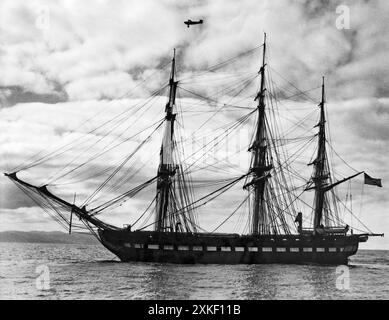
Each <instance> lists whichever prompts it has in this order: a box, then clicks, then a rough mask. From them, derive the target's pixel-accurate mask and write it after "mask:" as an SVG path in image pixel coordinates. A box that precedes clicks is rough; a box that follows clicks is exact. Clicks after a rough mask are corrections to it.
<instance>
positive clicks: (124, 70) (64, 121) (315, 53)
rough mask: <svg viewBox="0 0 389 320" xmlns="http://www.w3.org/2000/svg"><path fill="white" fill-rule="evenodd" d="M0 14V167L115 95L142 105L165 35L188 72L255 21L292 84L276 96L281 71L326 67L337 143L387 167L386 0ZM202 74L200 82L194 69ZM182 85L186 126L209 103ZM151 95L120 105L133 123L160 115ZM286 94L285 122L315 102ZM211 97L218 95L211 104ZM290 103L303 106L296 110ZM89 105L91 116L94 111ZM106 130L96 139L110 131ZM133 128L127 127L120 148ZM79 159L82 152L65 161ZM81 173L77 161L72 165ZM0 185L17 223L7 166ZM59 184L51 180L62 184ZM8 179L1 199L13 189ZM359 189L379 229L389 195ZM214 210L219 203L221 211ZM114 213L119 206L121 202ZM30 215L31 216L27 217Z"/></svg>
mask: <svg viewBox="0 0 389 320" xmlns="http://www.w3.org/2000/svg"><path fill="white" fill-rule="evenodd" d="M338 5H346V6H348V7H349V8H350V14H351V17H350V18H351V19H350V29H345V30H339V29H337V28H336V20H337V18H338V17H339V14H338V13H337V12H336V8H337V6H338ZM0 14H1V17H0V18H1V19H0V31H1V38H0V73H1V77H0V93H1V95H0V102H1V105H2V107H7V108H2V109H1V111H0V123H1V127H2V132H3V134H2V135H1V137H0V154H1V158H0V161H1V167H2V169H3V171H7V170H8V169H10V167H14V166H16V165H19V164H20V163H24V162H25V161H26V160H27V159H28V158H29V157H30V156H31V155H33V154H35V153H36V152H39V151H40V150H41V149H50V148H53V147H55V146H58V145H61V143H63V141H70V140H71V139H74V138H77V137H80V136H82V135H83V134H85V133H86V132H88V131H89V130H92V128H94V127H96V126H98V125H100V124H102V123H104V122H105V121H108V120H109V119H110V118H112V116H114V115H117V114H120V112H122V111H123V110H125V109H126V108H130V107H131V106H136V105H137V104H138V106H139V107H140V106H141V105H142V103H143V102H144V101H145V100H144V99H145V97H147V96H149V94H150V93H151V92H154V90H155V89H156V88H158V87H161V86H162V85H163V84H166V82H167V79H168V74H169V66H168V63H169V61H170V59H171V56H172V52H173V48H177V60H178V61H177V62H178V69H179V74H180V76H181V77H182V78H184V79H186V78H190V77H191V75H192V74H193V73H194V72H198V71H202V70H205V69H206V68H208V67H209V66H211V65H214V64H217V63H219V62H221V61H223V60H226V59H228V58H230V57H232V56H235V55H238V54H239V53H242V52H244V51H246V50H248V49H251V48H253V47H255V46H259V45H261V43H262V37H263V36H262V34H263V32H264V31H266V32H267V34H268V43H269V46H268V58H269V66H270V67H271V68H272V69H270V70H271V74H272V77H273V80H274V82H275V83H276V84H277V85H278V86H277V87H278V88H282V89H285V88H286V87H289V92H288V93H285V92H281V91H280V92H278V93H279V94H280V96H281V97H286V96H291V95H293V94H295V93H296V91H295V90H294V89H293V88H290V86H289V84H288V83H287V82H286V81H285V79H283V78H282V77H281V75H282V76H285V78H287V79H288V80H290V81H291V82H292V83H294V84H295V85H297V86H298V87H299V88H301V89H303V90H307V89H311V88H315V87H317V86H319V85H320V78H321V76H322V75H326V77H327V100H328V114H329V117H330V129H331V133H332V144H333V145H334V146H335V147H336V151H337V152H338V153H339V154H341V155H342V156H343V157H344V159H345V160H346V161H347V162H349V163H352V164H353V167H355V168H358V169H361V170H364V169H366V170H369V172H372V175H375V176H377V177H382V178H383V179H384V181H385V180H388V179H389V172H388V170H387V169H386V167H387V165H386V162H387V159H388V150H389V148H388V147H389V146H388V141H389V132H388V108H389V102H388V101H389V100H388V99H389V92H388V88H389V69H388V68H389V66H388V64H387V63H386V58H387V55H388V52H389V44H388V41H387V39H388V37H389V24H388V23H387V16H388V14H389V5H388V3H387V1H385V0H376V1H370V2H369V1H363V0H357V1H351V0H346V1H344V0H334V1H314V2H312V1H307V0H280V1H260V2H258V1H251V0H244V1H239V2H238V1H232V0H229V1H226V0H212V1H196V2H193V1H189V0H185V1H179V2H176V1H170V0H166V1H152V0H145V1H135V0H134V1H128V0H126V1H125V0H115V1H104V0H102V1H95V0H93V1H92V0H89V1H70V0H58V1H51V0H50V1H49V0H39V1H31V2H25V1H15V0H4V1H2V2H1V4H0ZM188 18H191V19H200V18H202V19H204V24H203V25H200V26H196V27H191V28H189V29H187V28H186V27H185V25H184V24H183V21H185V20H186V19H188ZM260 52H261V51H260V50H257V51H255V52H253V54H250V55H247V56H245V57H244V58H242V60H241V61H240V62H239V63H237V64H234V65H232V66H231V68H230V69H227V70H225V71H226V73H225V75H224V76H223V79H224V80H225V79H228V76H229V74H230V73H236V72H242V73H243V72H253V74H255V73H256V72H257V71H258V68H259V66H260V59H261V57H260ZM145 80H147V81H145ZM203 80H204V82H206V81H205V80H206V79H205V78H203ZM218 81H219V80H218ZM217 85H220V94H219V95H220V97H221V96H223V95H225V91H222V89H223V86H225V85H226V81H224V82H223V81H221V82H220V83H219V82H217V81H215V86H217ZM182 86H184V87H185V88H187V89H193V90H197V92H199V93H202V94H207V93H209V92H210V91H215V89H214V88H210V87H208V86H201V83H197V84H196V83H195V84H193V86H190V85H189V83H185V81H182ZM255 89H256V88H255V86H254V85H253V87H252V88H249V90H248V93H249V94H251V93H254V91H255ZM217 90H219V89H217ZM160 94H161V95H162V94H163V92H161V93H160ZM181 94H182V96H181V100H180V101H181V103H182V105H184V106H190V110H186V111H188V113H187V115H188V117H189V116H190V117H191V119H190V121H187V123H186V128H185V129H186V130H187V131H188V132H190V131H191V130H193V131H194V130H196V128H197V127H198V126H199V124H201V123H202V122H203V121H205V119H206V116H207V115H204V114H201V112H199V110H200V109H201V108H202V107H204V108H206V107H209V106H204V105H202V104H201V102H199V101H198V100H197V99H196V98H195V97H194V96H193V95H191V94H190V93H188V92H185V91H181ZM309 94H310V95H311V96H312V98H313V100H314V101H316V100H317V101H319V99H320V92H319V91H317V90H316V91H312V92H310V93H309ZM224 98H226V99H227V100H228V101H230V103H234V102H236V103H238V101H237V100H233V98H232V97H224ZM231 99H232V100H231ZM154 102H155V103H154V104H153V106H152V107H150V109H148V111H149V113H148V115H147V117H146V118H144V117H143V118H141V120H139V119H138V118H137V115H136V114H135V115H134V116H133V118H129V120H128V121H130V120H131V121H133V122H131V124H132V123H136V125H135V124H134V125H133V126H132V127H131V129H132V130H137V129H139V128H141V127H142V126H143V127H144V126H148V125H150V124H152V123H153V122H155V121H157V120H158V119H160V118H162V114H163V108H164V103H165V102H166V98H165V97H162V96H160V97H159V98H157V99H156V101H154ZM311 102H312V104H311ZM240 103H241V104H242V103H245V104H246V105H247V106H249V107H252V106H253V105H254V102H253V101H252V97H250V98H249V99H248V100H247V102H246V101H243V102H242V101H240ZM283 106H284V107H285V108H287V109H285V110H284V112H285V113H282V114H281V116H283V117H284V118H285V119H284V120H283V121H284V123H283V125H285V127H287V126H288V125H290V119H296V118H298V117H300V116H303V115H304V112H306V111H307V110H309V108H310V107H311V106H312V110H314V108H315V105H314V103H313V101H310V102H309V103H307V102H303V101H300V100H299V99H298V98H296V99H295V101H292V102H290V101H289V102H284V105H283ZM213 107H216V108H217V105H214V106H213ZM299 108H300V109H301V110H304V111H302V112H301V113H299V112H298V110H300V109H299ZM294 109H295V110H296V111H297V113H296V115H295V116H294V117H293V118H290V117H291V115H290V114H289V113H288V112H289V111H288V110H294ZM133 110H136V108H135V107H134V109H133ZM196 112H197V113H196ZM307 112H308V111H307ZM93 115H96V116H95V117H92V118H91V116H93ZM208 115H209V114H208ZM238 116H239V113H236V112H235V113H228V114H223V115H221V116H218V117H215V118H214V119H213V120H212V121H211V122H210V123H208V125H207V126H205V128H204V132H205V131H206V130H211V129H212V127H215V126H221V125H223V124H225V123H228V122H230V121H232V120H233V119H236V118H237V117H238ZM287 118H289V120H287ZM135 119H138V120H137V121H135ZM288 121H289V122H288ZM129 124H130V122H123V124H122V125H119V126H118V128H117V130H116V131H114V132H111V133H112V134H113V135H114V136H115V135H116V136H115V137H116V138H118V139H125V138H126V137H129V135H128V134H127V133H123V134H122V132H125V129H126V128H127V127H128V126H129ZM250 125H252V122H249V123H248V125H247V130H248V131H249V126H250ZM311 125H312V127H313V126H314V125H315V118H314V119H313V120H312V123H309V126H311ZM312 132H314V129H313V128H312ZM4 133H5V134H4ZM106 133H107V130H106V129H104V130H100V131H98V132H94V133H93V134H92V136H93V137H91V141H95V142H96V141H98V139H100V138H101V137H102V136H104V135H105V134H106ZM143 137H145V136H143ZM66 139H68V140H66ZM137 139H138V138H137ZM159 139H160V137H157V138H156V139H155V141H154V142H153V144H152V146H151V147H150V148H149V149H148V150H146V151H147V152H145V154H148V155H151V154H155V155H156V157H155V159H154V160H153V161H150V162H149V163H148V172H154V171H155V166H156V163H157V161H158V158H157V154H158V145H159V141H160V140H159ZM104 141H105V143H107V145H108V144H109V143H111V142H110V140H104ZM112 141H113V140H112ZM139 141H140V140H135V141H129V142H128V150H129V149H131V148H133V147H134V146H135V145H136V143H139ZM86 146H87V144H85V145H83V146H82V147H84V148H85V147H86ZM78 152H81V149H79V150H78ZM125 155H126V153H125V150H124V151H117V152H116V153H115V154H111V155H107V156H106V157H103V158H102V159H99V160H97V162H96V167H95V169H96V170H97V168H103V166H104V165H107V164H108V165H110V166H111V165H112V166H114V165H116V164H117V162H118V159H120V158H121V157H124V156H125ZM307 156H308V155H307ZM73 158H74V156H72V155H66V156H64V157H63V158H62V159H59V160H58V159H55V161H53V162H52V163H51V164H47V165H46V166H45V167H44V168H43V169H41V170H43V171H41V172H39V174H41V175H42V172H43V173H44V176H45V177H46V178H47V177H50V175H51V174H52V172H53V171H54V172H57V171H58V170H59V168H60V167H61V166H63V165H64V164H66V163H69V162H71V161H73ZM149 158H150V157H149ZM84 160H85V158H83V157H80V158H79V159H77V160H76V161H75V162H73V164H77V163H81V162H82V161H84ZM247 160H248V159H247V157H246V158H244V159H243V161H242V162H240V163H239V165H237V166H236V167H235V171H234V172H239V170H244V169H245V166H247ZM210 161H211V160H210ZM342 165H344V164H343V163H342V161H339V159H338V162H336V163H335V168H336V170H337V177H341V176H342V174H347V173H349V171H348V169H347V167H346V168H345V167H344V166H343V167H342ZM302 170H303V169H302ZM305 170H307V169H305ZM90 173H91V172H90V171H87V170H86V171H85V172H84V174H85V175H84V176H83V177H86V176H88V174H90ZM210 174H212V173H210ZM38 176H39V175H38V173H32V174H31V176H30V178H34V179H36V178H38ZM142 178H146V177H145V176H139V177H137V180H136V181H137V182H138V181H141V180H142ZM43 182H44V181H43V180H42V183H43ZM63 182H64V181H63ZM92 185H93V183H92ZM79 187H80V190H79V193H80V197H81V195H85V196H86V195H87V194H88V192H89V193H90V190H91V188H92V186H91V185H89V184H82V185H81V186H79ZM0 188H1V191H2V198H1V207H2V208H3V209H2V211H1V213H0V217H1V220H2V223H3V222H4V221H6V224H7V225H8V226H9V228H11V229H12V228H15V229H18V228H19V229H20V228H22V227H23V228H24V227H25V225H26V223H27V222H26V221H27V220H26V219H27V216H26V214H20V213H21V212H22V211H23V212H25V213H27V212H28V213H31V212H32V211H31V210H32V208H33V204H32V203H31V202H29V201H28V200H24V199H23V198H22V197H21V196H19V195H18V196H16V193H15V191H16V190H15V188H14V187H12V186H11V185H10V184H9V182H8V181H6V180H5V179H2V181H1V182H0ZM56 191H58V192H61V189H60V188H58V189H57V190H56ZM62 192H64V191H63V189H62ZM14 193H15V196H14V198H13V199H11V198H12V197H10V195H12V194H14ZM236 193H238V191H236ZM365 193H366V195H365V197H366V198H367V202H368V204H367V205H366V207H365V209H366V211H367V212H368V215H367V216H366V223H367V225H369V226H370V227H371V228H372V229H375V230H377V231H385V230H382V228H383V227H382V224H381V225H380V223H379V221H380V218H379V217H380V214H382V215H384V211H385V210H386V207H387V206H388V198H387V197H386V196H382V192H381V190H373V189H371V188H366V189H365ZM109 195H111V194H109ZM141 199H143V201H140V202H136V201H135V200H134V201H133V202H131V203H130V204H128V205H129V207H128V208H127V209H126V210H130V211H137V210H138V211H139V210H140V208H141V207H142V205H144V203H145V199H146V198H141ZM239 199H240V198H239V197H238V196H236V197H231V205H232V206H233V203H232V202H234V201H235V202H237V201H238V200H239ZM218 205H220V203H219V204H218ZM29 208H30V209H29ZM15 210H16V211H15ZM12 212H15V214H16V213H19V217H20V219H18V221H19V222H18V223H16V222H15V221H16V220H12V219H11V218H10V215H11V214H12ZM34 212H35V211H34ZM217 214H222V213H221V211H218V213H217ZM119 216H120V217H126V213H125V210H124V209H123V210H122V211H121V213H120V215H119ZM386 216H387V215H386ZM204 217H205V216H204ZM204 219H208V218H204ZM383 219H385V218H383ZM117 220H118V221H119V220H120V219H118V218H117ZM211 220H212V219H211ZM211 220H210V221H208V220H207V221H205V220H204V221H205V222H206V223H207V224H212V223H216V221H217V220H218V219H216V218H215V219H213V220H212V221H211ZM381 220H382V218H381ZM115 221H116V220H115ZM35 222H36V223H38V222H39V223H41V221H38V220H36V221H35ZM35 222H34V221H32V220H28V223H30V225H34V223H35ZM4 223H5V222H4ZM230 227H231V225H229V224H227V225H226V230H225V231H231V230H230V229H229V228H230Z"/></svg>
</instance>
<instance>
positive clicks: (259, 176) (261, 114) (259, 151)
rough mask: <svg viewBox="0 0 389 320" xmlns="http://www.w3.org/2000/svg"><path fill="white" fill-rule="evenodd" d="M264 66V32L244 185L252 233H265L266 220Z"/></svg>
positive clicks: (266, 167)
mask: <svg viewBox="0 0 389 320" xmlns="http://www.w3.org/2000/svg"><path fill="white" fill-rule="evenodd" d="M265 68H266V33H265V36H264V43H263V59H262V67H261V69H260V71H259V73H260V74H261V87H260V91H259V92H258V95H257V97H256V98H255V100H258V121H257V128H256V133H255V139H254V141H253V144H252V146H251V147H250V149H249V151H251V152H252V161H251V168H250V172H251V173H252V174H253V179H252V180H251V182H249V183H248V184H246V185H245V188H247V187H248V186H253V188H254V208H253V214H252V225H251V232H252V234H261V233H265V231H266V230H264V229H265V226H266V221H264V220H265V217H266V214H265V210H266V206H265V190H266V184H267V178H268V177H269V171H270V170H271V169H272V166H271V165H268V164H266V160H267V152H268V150H267V148H268V146H267V139H266V124H265V107H266V104H265V93H266V88H265Z"/></svg>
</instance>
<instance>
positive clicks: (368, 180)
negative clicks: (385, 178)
mask: <svg viewBox="0 0 389 320" xmlns="http://www.w3.org/2000/svg"><path fill="white" fill-rule="evenodd" d="M365 184H368V185H371V186H377V187H381V188H382V180H381V179H374V178H372V177H370V176H369V175H367V174H366V173H365Z"/></svg>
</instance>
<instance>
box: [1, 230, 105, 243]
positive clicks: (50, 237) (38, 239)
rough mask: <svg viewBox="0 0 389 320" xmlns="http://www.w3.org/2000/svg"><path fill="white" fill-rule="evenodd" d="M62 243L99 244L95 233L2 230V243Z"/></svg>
mask: <svg viewBox="0 0 389 320" xmlns="http://www.w3.org/2000/svg"><path fill="white" fill-rule="evenodd" d="M1 242H4V243H7V242H8V243H9V242H16V243H62V244H98V243H99V242H98V241H97V239H96V238H94V236H93V235H91V234H87V233H85V234H84V233H82V234H81V233H73V234H70V235H69V234H68V233H65V232H62V231H16V230H15V231H1V232H0V243H1Z"/></svg>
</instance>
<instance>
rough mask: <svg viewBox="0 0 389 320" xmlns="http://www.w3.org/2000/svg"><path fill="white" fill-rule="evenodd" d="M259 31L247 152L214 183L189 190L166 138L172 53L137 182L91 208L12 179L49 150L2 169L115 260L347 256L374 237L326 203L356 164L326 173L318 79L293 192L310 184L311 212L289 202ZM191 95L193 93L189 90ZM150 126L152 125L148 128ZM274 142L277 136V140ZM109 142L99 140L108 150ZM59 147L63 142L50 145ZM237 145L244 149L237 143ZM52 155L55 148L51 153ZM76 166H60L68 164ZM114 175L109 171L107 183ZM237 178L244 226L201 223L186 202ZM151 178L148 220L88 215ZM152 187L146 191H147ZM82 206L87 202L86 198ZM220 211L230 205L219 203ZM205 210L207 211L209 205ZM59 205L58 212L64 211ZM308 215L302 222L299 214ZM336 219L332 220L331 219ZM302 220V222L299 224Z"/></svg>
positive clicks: (173, 90) (171, 122)
mask: <svg viewBox="0 0 389 320" xmlns="http://www.w3.org/2000/svg"><path fill="white" fill-rule="evenodd" d="M266 46H267V44H266V36H265V41H264V43H263V45H261V46H260V47H262V48H263V59H262V61H261V63H262V65H261V67H260V70H259V72H258V74H257V75H258V78H260V79H259V89H258V91H257V92H256V94H255V96H253V97H252V99H254V101H255V104H256V107H255V108H253V110H250V113H249V116H251V115H254V116H255V118H256V119H255V121H254V131H253V136H252V139H251V141H250V142H249V148H248V152H250V154H251V161H250V166H249V168H248V170H247V172H245V173H244V174H242V175H240V176H237V177H233V178H232V179H230V180H227V181H226V182H225V184H224V185H221V186H218V188H216V189H213V190H211V191H210V192H209V193H208V194H206V195H204V196H202V197H198V198H197V199H195V193H194V192H193V188H192V182H193V181H192V180H191V179H192V178H191V176H190V175H189V172H190V170H188V164H187V163H185V161H182V159H180V156H179V155H180V153H179V152H178V150H177V149H178V147H179V143H178V141H177V139H176V128H177V116H182V114H180V115H179V114H178V112H177V100H178V98H177V91H178V87H179V84H180V80H177V76H176V56H175V54H174V57H173V59H172V61H171V71H170V79H169V82H168V85H167V89H168V97H167V98H168V102H167V104H166V107H165V114H164V118H163V119H162V121H161V122H159V123H158V125H157V127H156V128H158V129H159V128H163V129H164V132H163V138H162V145H161V147H160V152H159V166H158V168H157V169H156V171H157V174H156V175H155V176H153V177H151V178H150V179H148V180H147V181H146V182H143V183H142V184H140V185H138V186H136V187H135V188H131V189H130V190H127V191H126V192H124V193H122V194H120V195H119V196H117V197H115V198H113V199H111V200H110V201H107V202H105V203H103V204H100V205H99V206H96V207H94V208H87V206H86V205H85V203H86V202H84V204H83V205H76V201H75V199H74V200H73V201H71V200H65V197H62V196H59V195H56V194H54V192H52V191H50V190H49V189H50V185H49V184H44V185H34V184H32V183H30V182H27V181H26V180H25V179H21V178H19V172H20V171H23V170H28V169H29V168H31V167H32V166H35V165H39V164H41V163H43V161H44V160H45V159H46V158H51V157H52V155H53V153H48V154H46V158H45V157H38V158H35V159H34V161H33V162H32V165H31V166H27V167H24V168H22V169H21V170H19V171H15V172H12V173H7V174H6V176H7V177H8V178H9V179H11V180H12V181H13V182H14V183H15V184H16V185H17V186H18V187H20V188H21V189H22V190H23V191H24V192H26V194H28V195H29V196H30V197H31V198H32V199H33V200H34V201H36V202H38V203H39V204H40V205H42V206H43V207H44V208H45V209H47V210H48V212H51V213H52V212H54V213H55V216H54V217H55V219H56V220H57V221H58V222H59V223H61V224H63V225H64V226H65V227H68V228H69V232H71V229H72V227H73V229H75V228H81V227H80V226H77V225H76V223H75V221H74V220H75V218H78V223H79V224H81V226H83V227H84V228H87V229H88V230H89V231H90V232H91V233H93V234H94V235H95V236H96V237H97V239H98V240H99V241H100V242H101V243H102V244H103V245H104V246H105V247H106V248H107V249H108V250H110V251H111V252H113V253H114V254H115V255H116V256H117V257H119V258H120V260H122V261H144V262H164V263H183V264H196V263H199V264H265V263H288V264H289V263H291V264H292V263H293V264H295V263H296V264H302V263H317V264H347V263H348V258H349V257H350V256H352V255H354V254H355V253H356V252H357V250H358V245H359V243H361V242H365V241H367V240H368V237H369V236H376V234H373V233H371V232H362V233H354V232H353V230H352V229H351V228H350V227H349V226H348V225H346V224H341V221H340V220H339V219H338V217H337V215H336V214H334V206H336V198H334V197H335V195H336V194H335V189H336V187H337V186H338V185H341V184H343V183H345V182H347V181H350V180H351V179H353V178H355V177H356V176H358V175H360V174H364V172H356V173H355V174H353V175H351V176H350V177H347V178H344V179H340V180H338V181H334V179H333V176H332V172H331V169H330V167H331V166H330V164H329V159H328V152H327V142H328V135H327V131H326V122H327V119H326V109H325V106H326V100H325V83H324V77H323V83H322V85H321V101H320V103H319V106H318V107H319V122H318V124H317V126H316V128H315V130H317V132H316V133H315V134H314V137H315V141H316V151H315V155H314V158H313V159H312V161H311V162H310V163H307V165H309V166H310V167H312V169H313V170H312V171H311V172H312V175H311V177H306V183H305V184H304V186H303V187H302V189H301V194H305V193H313V194H314V196H313V203H312V204H311V205H310V207H311V209H312V210H311V212H309V213H304V214H303V213H302V212H299V211H298V210H297V207H296V203H297V202H298V201H300V195H296V194H295V192H294V191H295V190H296V189H294V188H292V186H290V185H288V178H287V173H286V172H285V168H288V167H289V166H290V165H291V163H292V162H288V159H290V157H291V155H287V156H286V159H287V161H286V162H283V160H282V159H281V155H280V154H281V152H280V151H279V146H280V143H279V141H280V139H278V140H277V139H276V138H275V132H274V130H272V129H274V127H272V125H271V124H270V123H269V118H270V117H269V113H270V112H271V111H272V110H271V106H270V105H269V104H268V103H267V101H269V100H268V99H269V98H271V96H272V95H273V94H274V93H272V92H271V90H270V89H271V88H268V87H267V85H266V84H267V83H269V82H268V81H267V80H268V79H267V78H266V75H267V73H266V70H267V68H268V64H267V60H266V57H267V55H266ZM197 96H198V97H201V96H200V95H197ZM247 119H248V116H247V115H244V116H243V117H239V119H238V121H237V123H239V124H241V123H243V122H245V121H246V120H247ZM153 132H155V131H153ZM148 139H149V136H148V137H147V138H146V139H145V140H144V141H142V142H141V143H140V144H139V145H138V146H137V147H136V148H135V150H134V151H133V152H132V153H131V154H129V155H128V156H127V157H125V160H124V161H123V162H122V163H120V165H119V167H118V168H115V169H112V171H111V172H109V168H108V170H107V169H105V172H106V173H107V172H108V173H109V176H108V178H107V179H106V180H105V181H104V183H103V184H102V186H100V187H99V188H98V189H97V190H96V192H95V193H94V194H96V193H98V192H100V191H101V190H102V189H103V188H104V186H105V185H106V184H107V182H108V181H110V179H112V178H113V177H114V176H115V175H116V174H117V173H118V172H120V170H121V169H122V167H123V165H124V164H125V163H127V162H128V161H129V159H131V158H132V157H133V155H134V154H135V153H136V152H138V151H139V150H141V148H142V146H143V144H144V143H145V141H147V140H148ZM277 141H278V143H277ZM108 150H109V149H108ZM60 151H61V152H62V151H63V148H62V149H60ZM246 152H247V150H246ZM57 154H61V153H57ZM83 165H84V164H81V165H78V166H76V167H75V168H73V169H71V170H70V171H72V170H73V171H74V170H76V169H77V168H79V167H80V166H83ZM365 182H366V183H368V184H373V185H379V186H381V182H380V181H379V180H378V179H372V178H370V177H369V176H368V175H366V174H365ZM119 183H121V185H123V184H124V183H123V180H121V181H120V180H119V181H117V182H116V184H119ZM240 183H241V184H242V186H243V188H240V190H241V191H240V192H241V193H242V194H243V193H244V194H246V195H247V197H246V198H245V200H247V203H248V216H247V217H245V218H246V219H247V225H248V232H247V233H245V234H238V233H216V230H217V229H218V228H216V229H215V230H214V231H213V232H205V231H204V229H202V227H200V226H199V222H198V217H197V215H196V209H197V208H198V207H199V206H203V205H205V204H208V202H212V200H213V199H214V198H216V197H218V196H220V195H221V194H223V192H224V191H226V190H228V189H230V188H231V187H232V186H236V185H238V184H240ZM149 186H154V188H155V189H154V190H155V197H154V198H153V201H152V202H151V203H150V205H149V206H148V208H147V210H149V209H150V210H151V211H152V212H153V215H154V221H153V222H151V223H148V224H147V223H146V224H144V226H143V227H142V228H136V224H137V223H138V221H139V220H140V219H141V218H142V216H143V215H144V214H145V212H146V211H147V210H146V211H145V212H143V213H142V215H141V217H139V218H138V219H137V220H136V221H135V222H132V223H131V225H125V226H124V227H117V226H114V225H112V224H108V223H106V222H105V221H103V220H102V219H100V218H99V217H98V214H99V213H100V212H102V211H103V210H110V208H111V207H112V206H114V205H117V204H121V203H123V202H125V201H127V200H128V199H129V198H132V197H134V196H135V195H137V194H138V193H139V192H141V191H142V190H144V189H146V188H148V187H149ZM149 192H153V191H149ZM88 207H89V206H88ZM224 209H225V212H227V211H228V210H230V208H228V207H226V208H224ZM209 210H210V211H208V213H207V214H208V215H212V211H211V210H212V209H209ZM65 212H66V213H67V214H65ZM235 212H236V210H234V212H232V214H231V215H228V217H227V218H226V219H224V220H223V222H222V223H221V224H220V225H219V226H221V225H223V223H224V222H226V221H227V220H228V219H229V218H230V217H231V216H232V215H233V214H234V213H235ZM306 214H312V217H313V219H312V222H311V225H310V226H309V228H307V227H306V224H307V223H306V222H305V221H303V220H304V219H303V217H304V215H306ZM335 218H336V219H335ZM304 224H305V227H304Z"/></svg>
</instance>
